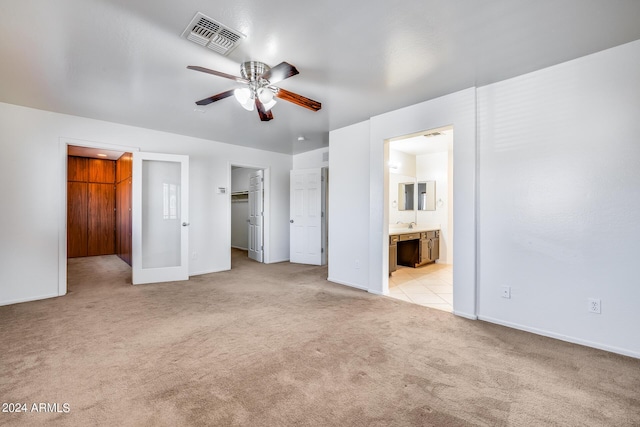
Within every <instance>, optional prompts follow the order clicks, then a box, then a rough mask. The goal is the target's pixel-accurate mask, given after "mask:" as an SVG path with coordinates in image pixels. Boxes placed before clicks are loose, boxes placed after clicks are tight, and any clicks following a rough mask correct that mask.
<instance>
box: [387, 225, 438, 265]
mask: <svg viewBox="0 0 640 427" xmlns="http://www.w3.org/2000/svg"><path fill="white" fill-rule="evenodd" d="M392 233H393V234H391V233H390V234H389V275H391V273H393V272H394V271H396V270H397V269H398V265H404V266H407V267H413V268H416V267H419V266H421V265H424V264H429V263H431V262H435V261H436V260H437V259H438V258H440V230H439V229H415V230H412V229H406V230H394V231H392Z"/></svg>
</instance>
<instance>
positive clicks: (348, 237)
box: [328, 121, 370, 290]
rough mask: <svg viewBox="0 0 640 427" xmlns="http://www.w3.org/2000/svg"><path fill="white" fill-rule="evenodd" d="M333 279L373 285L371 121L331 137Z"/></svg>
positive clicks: (346, 128)
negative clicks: (370, 180) (370, 270)
mask: <svg viewBox="0 0 640 427" xmlns="http://www.w3.org/2000/svg"><path fill="white" fill-rule="evenodd" d="M329 150H330V153H331V155H330V156H329V171H330V177H329V185H330V188H331V189H330V191H329V217H328V219H329V248H330V249H329V262H328V264H329V280H330V281H332V282H336V283H341V284H344V285H349V286H353V287H356V288H361V289H367V290H368V289H370V285H369V122H368V121H366V122H362V123H358V124H355V125H351V126H347V127H345V128H342V129H337V130H334V131H332V132H331V133H330V136H329Z"/></svg>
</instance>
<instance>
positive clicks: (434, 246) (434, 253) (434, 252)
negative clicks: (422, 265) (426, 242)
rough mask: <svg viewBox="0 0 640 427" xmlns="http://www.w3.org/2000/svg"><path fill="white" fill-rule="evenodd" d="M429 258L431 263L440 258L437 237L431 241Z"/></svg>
mask: <svg viewBox="0 0 640 427" xmlns="http://www.w3.org/2000/svg"><path fill="white" fill-rule="evenodd" d="M429 258H430V259H431V261H435V260H437V259H438V258H440V239H439V238H437V237H436V238H433V239H431V254H430V256H429Z"/></svg>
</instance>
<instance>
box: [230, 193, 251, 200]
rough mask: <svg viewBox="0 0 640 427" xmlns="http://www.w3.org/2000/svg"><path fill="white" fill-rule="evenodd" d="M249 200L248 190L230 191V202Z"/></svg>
mask: <svg viewBox="0 0 640 427" xmlns="http://www.w3.org/2000/svg"><path fill="white" fill-rule="evenodd" d="M247 201H249V192H248V191H234V192H233V193H231V202H247Z"/></svg>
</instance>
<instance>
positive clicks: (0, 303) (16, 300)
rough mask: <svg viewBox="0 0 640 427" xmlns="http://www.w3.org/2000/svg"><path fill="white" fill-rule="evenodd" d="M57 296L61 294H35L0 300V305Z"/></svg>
mask: <svg viewBox="0 0 640 427" xmlns="http://www.w3.org/2000/svg"><path fill="white" fill-rule="evenodd" d="M59 296H62V295H58V294H44V295H40V296H37V297H28V298H18V299H12V300H9V301H2V302H0V307H2V306H3V305H11V304H20V303H23V302H31V301H38V300H42V299H48V298H57V297H59Z"/></svg>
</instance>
